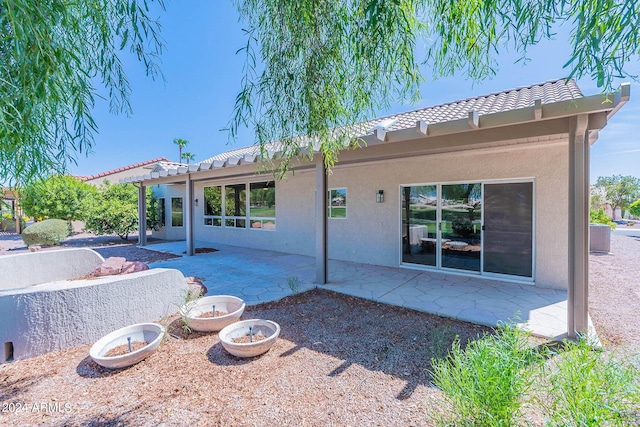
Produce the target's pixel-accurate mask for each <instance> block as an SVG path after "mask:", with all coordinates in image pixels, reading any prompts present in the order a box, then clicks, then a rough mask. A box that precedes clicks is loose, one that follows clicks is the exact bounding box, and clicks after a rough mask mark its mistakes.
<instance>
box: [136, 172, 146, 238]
mask: <svg viewBox="0 0 640 427" xmlns="http://www.w3.org/2000/svg"><path fill="white" fill-rule="evenodd" d="M138 245H140V246H146V245H147V186H146V185H144V184H143V183H140V186H139V187H138Z"/></svg>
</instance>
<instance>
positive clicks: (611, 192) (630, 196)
mask: <svg viewBox="0 0 640 427" xmlns="http://www.w3.org/2000/svg"><path fill="white" fill-rule="evenodd" d="M594 187H596V188H599V189H601V191H603V192H604V197H605V199H606V201H607V202H609V204H610V205H611V209H613V219H614V220H615V219H616V218H615V217H616V209H618V208H620V210H621V211H622V212H624V209H625V208H626V207H627V206H628V205H629V203H631V202H632V201H634V200H636V199H638V198H640V179H638V178H636V177H633V176H629V175H628V176H622V175H614V176H599V177H598V180H597V181H596V183H595V185H594Z"/></svg>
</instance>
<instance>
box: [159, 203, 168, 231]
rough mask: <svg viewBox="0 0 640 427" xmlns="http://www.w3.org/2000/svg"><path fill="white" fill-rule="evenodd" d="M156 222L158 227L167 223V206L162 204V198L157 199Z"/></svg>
mask: <svg viewBox="0 0 640 427" xmlns="http://www.w3.org/2000/svg"><path fill="white" fill-rule="evenodd" d="M158 222H159V224H160V227H165V226H166V225H167V208H166V207H165V205H164V199H158Z"/></svg>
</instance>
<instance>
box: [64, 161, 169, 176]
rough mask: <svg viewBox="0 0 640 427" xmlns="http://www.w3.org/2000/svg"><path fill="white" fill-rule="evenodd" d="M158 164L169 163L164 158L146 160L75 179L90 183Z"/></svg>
mask: <svg viewBox="0 0 640 427" xmlns="http://www.w3.org/2000/svg"><path fill="white" fill-rule="evenodd" d="M158 162H169V159H167V158H165V157H158V158H157V159H153V160H147V161H144V162H140V163H134V164H132V165H129V166H124V167H121V168H117V169H112V170H110V171H106V172H101V173H99V174H97V175H89V176H76V178H78V179H79V180H81V181H90V180H92V179H97V178H103V177H105V176H109V175H113V174H116V173H120V172H125V171H128V170H131V169H135V168H139V167H141V166H147V165H152V164H154V163H158Z"/></svg>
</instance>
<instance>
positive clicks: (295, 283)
mask: <svg viewBox="0 0 640 427" xmlns="http://www.w3.org/2000/svg"><path fill="white" fill-rule="evenodd" d="M299 282H300V279H299V278H298V276H289V277H287V285H288V286H289V289H291V293H292V294H293V295H297V294H298V293H300V284H299Z"/></svg>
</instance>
